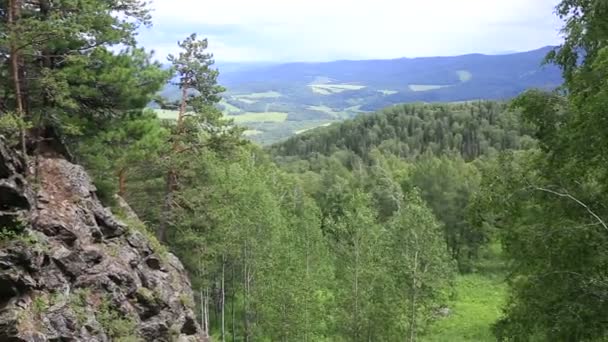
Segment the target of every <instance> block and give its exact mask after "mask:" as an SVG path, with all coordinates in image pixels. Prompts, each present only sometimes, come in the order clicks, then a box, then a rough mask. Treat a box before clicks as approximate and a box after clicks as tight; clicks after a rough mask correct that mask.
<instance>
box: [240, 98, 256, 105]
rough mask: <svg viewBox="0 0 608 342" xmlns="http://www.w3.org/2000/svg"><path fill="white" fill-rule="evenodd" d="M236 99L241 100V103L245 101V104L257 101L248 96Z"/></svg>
mask: <svg viewBox="0 0 608 342" xmlns="http://www.w3.org/2000/svg"><path fill="white" fill-rule="evenodd" d="M236 100H237V101H240V102H243V103H246V104H254V103H257V102H259V101H258V100H252V99H249V98H246V97H237V98H236Z"/></svg>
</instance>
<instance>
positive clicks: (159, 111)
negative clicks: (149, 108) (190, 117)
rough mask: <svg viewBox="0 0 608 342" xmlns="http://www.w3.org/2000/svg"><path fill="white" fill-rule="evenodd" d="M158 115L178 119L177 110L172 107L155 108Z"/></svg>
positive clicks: (167, 118)
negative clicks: (171, 108)
mask: <svg viewBox="0 0 608 342" xmlns="http://www.w3.org/2000/svg"><path fill="white" fill-rule="evenodd" d="M154 111H155V112H156V115H158V118H159V119H162V120H175V119H177V111H176V110H170V109H155V110H154Z"/></svg>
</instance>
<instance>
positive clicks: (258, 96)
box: [234, 91, 283, 102]
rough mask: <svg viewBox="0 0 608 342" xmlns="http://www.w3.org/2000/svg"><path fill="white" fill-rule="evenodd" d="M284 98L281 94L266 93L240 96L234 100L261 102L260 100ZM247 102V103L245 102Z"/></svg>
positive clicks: (235, 96) (274, 92) (236, 96)
mask: <svg viewBox="0 0 608 342" xmlns="http://www.w3.org/2000/svg"><path fill="white" fill-rule="evenodd" d="M281 96H283V95H282V94H281V93H279V92H276V91H265V92H263V93H251V94H240V95H234V98H235V99H237V100H240V101H243V100H250V101H251V100H259V99H276V98H279V97H281ZM243 102H245V101H243Z"/></svg>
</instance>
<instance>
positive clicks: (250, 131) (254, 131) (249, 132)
mask: <svg viewBox="0 0 608 342" xmlns="http://www.w3.org/2000/svg"><path fill="white" fill-rule="evenodd" d="M262 133H264V132H262V131H258V130H257V129H247V130H245V131H244V132H243V135H244V136H246V137H252V136H254V135H260V134H262Z"/></svg>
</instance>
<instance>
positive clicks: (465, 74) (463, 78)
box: [456, 70, 473, 82]
mask: <svg viewBox="0 0 608 342" xmlns="http://www.w3.org/2000/svg"><path fill="white" fill-rule="evenodd" d="M456 73H457V74H458V78H459V79H460V82H468V81H470V80H471V79H472V78H473V74H471V73H470V72H469V71H468V70H458V71H456Z"/></svg>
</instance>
